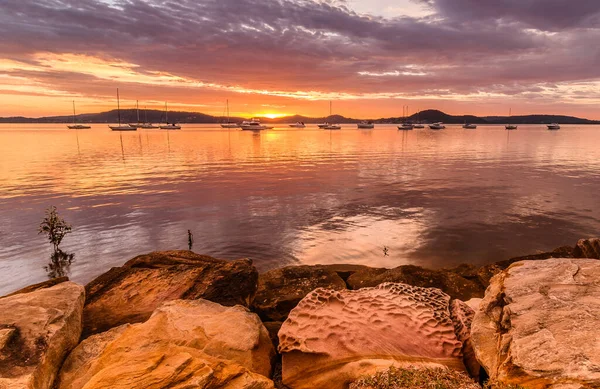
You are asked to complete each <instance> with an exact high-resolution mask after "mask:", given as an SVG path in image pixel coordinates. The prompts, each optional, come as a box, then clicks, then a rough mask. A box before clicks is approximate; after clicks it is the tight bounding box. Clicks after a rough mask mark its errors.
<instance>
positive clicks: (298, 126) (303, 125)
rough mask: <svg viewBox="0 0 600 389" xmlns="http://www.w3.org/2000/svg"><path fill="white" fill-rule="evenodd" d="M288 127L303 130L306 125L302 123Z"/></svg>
mask: <svg viewBox="0 0 600 389" xmlns="http://www.w3.org/2000/svg"><path fill="white" fill-rule="evenodd" d="M290 127H292V128H305V127H306V124H304V122H296V123H294V124H290Z"/></svg>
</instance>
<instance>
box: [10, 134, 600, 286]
mask: <svg viewBox="0 0 600 389" xmlns="http://www.w3.org/2000/svg"><path fill="white" fill-rule="evenodd" d="M599 144H600V127H597V126H563V129H562V130H560V131H556V132H552V131H547V130H546V129H545V128H544V127H543V126H539V125H538V126H520V127H519V130H517V131H513V132H508V131H505V130H504V129H503V128H502V127H493V126H490V127H479V129H477V130H463V129H462V128H460V127H459V126H449V127H448V129H446V130H444V131H438V132H436V131H431V130H414V131H408V132H406V131H397V130H396V128H395V127H394V126H378V127H377V128H376V129H375V130H371V131H369V130H366V131H365V130H357V129H356V128H355V126H344V129H343V130H342V131H334V132H330V131H324V130H319V129H316V128H310V129H309V128H307V129H304V130H293V129H287V128H285V127H281V128H277V129H274V130H271V131H267V132H262V133H256V134H255V133H251V132H242V131H237V130H233V131H228V130H221V129H219V128H217V127H216V126H208V125H207V126H205V125H186V126H185V127H184V129H183V130H182V131H179V132H165V131H160V130H139V131H137V132H133V133H117V132H111V131H108V129H107V127H106V125H96V126H94V127H93V129H92V130H80V131H74V130H67V129H66V128H65V127H64V126H63V125H1V126H0V294H4V293H6V292H10V291H12V290H14V289H16V288H19V287H22V286H25V285H27V284H30V283H34V282H39V281H43V280H45V279H46V277H47V275H46V271H45V270H44V265H46V263H47V262H48V259H49V255H50V252H51V250H50V246H49V244H47V243H46V241H45V240H44V238H43V237H42V236H40V235H37V226H38V224H39V222H40V220H41V218H42V217H43V213H44V210H45V209H46V208H47V207H48V206H50V205H56V206H57V207H58V208H59V212H60V213H61V214H62V216H63V217H65V219H67V220H68V221H69V222H71V223H72V224H73V226H74V232H73V234H71V235H69V236H67V238H65V241H64V243H63V246H64V249H66V250H68V251H71V252H74V253H75V255H76V257H75V258H76V262H75V263H74V264H73V265H72V266H71V278H72V279H74V280H76V281H79V282H87V281H89V280H91V279H92V278H93V277H95V276H97V275H99V274H100V273H103V272H105V271H107V270H108V269H109V268H110V267H112V266H119V265H121V264H123V263H124V262H125V261H127V260H128V259H130V258H132V257H133V256H135V255H138V254H141V253H146V252H149V251H152V250H167V249H185V248H186V247H187V230H188V229H191V230H192V231H193V233H194V237H195V245H194V251H196V252H199V253H205V254H209V255H213V256H216V257H220V258H231V259H234V258H239V257H249V258H252V259H253V260H254V261H255V264H256V265H257V267H258V268H259V270H261V271H264V270H267V269H271V268H276V267H281V266H286V265H294V264H301V263H303V264H316V263H340V262H344V263H358V264H367V265H372V266H383V267H394V266H398V265H402V264H418V265H423V266H428V267H444V266H451V265H456V264H459V263H462V262H470V263H474V264H485V263H489V262H492V261H497V260H501V259H505V258H508V257H510V256H516V255H521V254H529V253H534V252H536V251H538V250H548V249H553V248H555V247H557V246H560V245H565V244H570V245H572V244H574V243H575V241H576V240H577V239H578V238H580V237H587V236H595V235H600V209H599V205H600V199H599V193H600V147H598V145H599ZM384 247H387V248H388V253H389V256H385V255H384V253H383V248H384Z"/></svg>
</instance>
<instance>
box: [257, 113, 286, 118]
mask: <svg viewBox="0 0 600 389" xmlns="http://www.w3.org/2000/svg"><path fill="white" fill-rule="evenodd" d="M259 116H263V117H266V118H269V119H277V118H281V117H284V116H286V114H284V113H263V114H262V115H259Z"/></svg>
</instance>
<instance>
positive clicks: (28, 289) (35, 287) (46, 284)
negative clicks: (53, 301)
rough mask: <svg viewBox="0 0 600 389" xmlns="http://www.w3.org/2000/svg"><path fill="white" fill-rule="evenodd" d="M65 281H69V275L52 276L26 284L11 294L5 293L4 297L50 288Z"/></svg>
mask: <svg viewBox="0 0 600 389" xmlns="http://www.w3.org/2000/svg"><path fill="white" fill-rule="evenodd" d="M67 281H69V277H58V278H52V279H50V280H47V281H44V282H40V283H39V284H34V285H29V286H26V287H25V288H23V289H19V290H17V291H16V292H12V293H11V294H9V295H6V296H5V297H8V296H14V295H15V294H23V293H31V292H35V291H36V290H40V289H46V288H50V287H52V286H54V285H58V284H62V283H63V282H67ZM0 298H1V297H0Z"/></svg>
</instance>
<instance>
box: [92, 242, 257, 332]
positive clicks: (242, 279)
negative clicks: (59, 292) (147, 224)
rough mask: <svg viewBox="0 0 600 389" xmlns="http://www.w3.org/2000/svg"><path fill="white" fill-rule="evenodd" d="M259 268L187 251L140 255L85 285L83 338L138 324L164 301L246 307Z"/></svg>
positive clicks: (252, 293) (244, 262)
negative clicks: (211, 302) (203, 300)
mask: <svg viewBox="0 0 600 389" xmlns="http://www.w3.org/2000/svg"><path fill="white" fill-rule="evenodd" d="M257 280H258V272H257V271H256V268H255V267H254V266H252V262H251V261H250V260H247V259H242V260H237V261H225V260H220V259H215V258H211V257H207V256H204V255H198V254H195V253H193V252H191V251H167V252H156V253H151V254H148V255H141V256H138V257H136V258H133V259H132V260H130V261H129V262H127V263H126V264H125V265H123V266H122V267H118V268H112V269H111V270H110V271H108V272H107V273H105V274H103V275H101V276H100V277H98V278H96V279H95V280H94V281H92V282H90V283H89V284H88V285H87V286H86V291H87V300H86V304H85V308H84V329H83V332H84V337H87V336H89V335H91V334H95V333H98V332H103V331H106V330H108V329H110V328H113V327H117V326H120V325H122V324H125V323H139V322H143V321H145V320H146V319H148V318H149V317H150V315H151V314H152V312H153V311H154V310H155V309H156V308H158V307H159V306H160V305H161V304H162V303H164V302H166V301H171V300H177V299H186V300H195V299H206V300H210V301H213V302H216V303H219V304H222V305H227V306H233V305H237V304H239V305H244V306H249V305H250V303H251V302H252V299H253V298H254V295H255V293H256V288H257Z"/></svg>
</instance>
